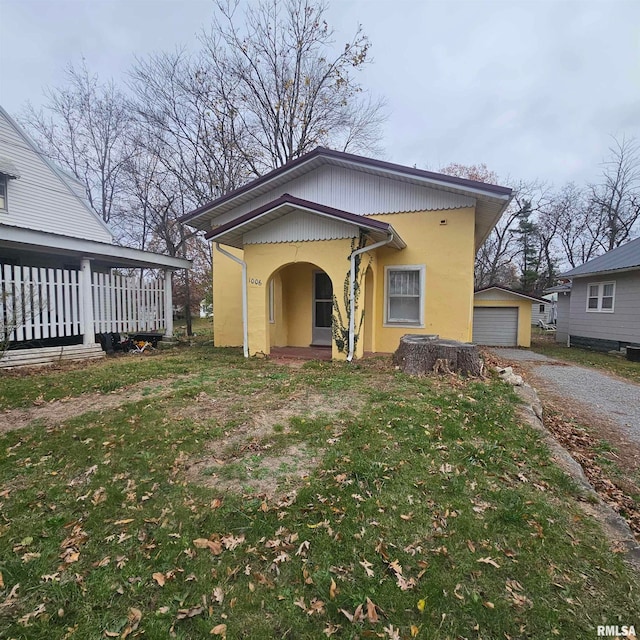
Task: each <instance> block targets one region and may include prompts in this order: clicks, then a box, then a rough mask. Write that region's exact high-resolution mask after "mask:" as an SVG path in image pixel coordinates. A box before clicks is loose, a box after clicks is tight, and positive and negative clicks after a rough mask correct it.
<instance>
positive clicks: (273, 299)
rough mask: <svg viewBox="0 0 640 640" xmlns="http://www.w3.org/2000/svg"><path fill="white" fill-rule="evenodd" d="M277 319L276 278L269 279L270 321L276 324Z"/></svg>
mask: <svg viewBox="0 0 640 640" xmlns="http://www.w3.org/2000/svg"><path fill="white" fill-rule="evenodd" d="M275 321H276V288H275V280H274V279H273V278H271V280H269V322H270V323H271V324H274V323H275Z"/></svg>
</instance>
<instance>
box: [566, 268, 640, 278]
mask: <svg viewBox="0 0 640 640" xmlns="http://www.w3.org/2000/svg"><path fill="white" fill-rule="evenodd" d="M573 271H575V270H573ZM573 271H567V272H566V273H561V274H560V277H561V278H571V279H572V280H574V279H575V278H599V277H601V276H605V277H608V276H612V275H615V274H617V273H627V272H629V271H640V266H637V267H636V266H633V267H623V268H621V269H603V270H601V271H587V272H586V273H573Z"/></svg>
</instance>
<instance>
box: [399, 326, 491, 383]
mask: <svg viewBox="0 0 640 640" xmlns="http://www.w3.org/2000/svg"><path fill="white" fill-rule="evenodd" d="M393 364H395V365H396V366H398V367H399V368H400V369H402V371H404V372H405V373H408V374H410V375H425V374H427V373H430V372H435V373H461V374H463V375H465V376H470V377H482V373H483V369H484V362H483V361H482V359H481V358H480V354H479V353H478V348H477V347H476V345H474V344H469V343H465V342H458V341H456V340H441V339H440V338H439V337H438V336H436V335H415V334H407V335H404V336H402V338H401V339H400V346H399V347H398V349H397V350H396V352H395V353H394V354H393Z"/></svg>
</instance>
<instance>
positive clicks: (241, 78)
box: [201, 0, 384, 175]
mask: <svg viewBox="0 0 640 640" xmlns="http://www.w3.org/2000/svg"><path fill="white" fill-rule="evenodd" d="M238 5H239V3H238V2H237V1H225V0H218V1H217V3H216V6H217V16H216V18H215V20H214V22H213V25H212V27H211V29H210V31H209V32H208V33H205V34H203V35H202V36H201V41H202V44H203V45H204V47H205V50H206V52H207V57H208V63H209V64H208V67H207V70H208V71H210V72H211V74H212V76H213V77H215V78H217V81H218V83H219V84H222V86H224V87H226V91H225V92H224V95H222V94H221V95H220V96H219V98H220V100H221V104H223V105H224V107H225V108H226V110H228V111H230V112H231V113H233V114H237V118H238V122H239V123H240V124H241V128H242V132H243V134H244V135H243V137H242V138H241V139H240V140H241V141H242V144H241V145H240V147H239V148H240V149H241V151H242V152H243V155H244V159H245V161H246V162H247V164H248V165H249V166H250V167H251V169H252V172H253V173H254V174H255V175H260V174H262V173H264V172H265V171H267V170H269V169H273V168H275V167H278V166H281V165H283V164H285V163H286V162H288V161H290V160H292V159H293V158H296V157H298V156H301V155H302V154H304V153H306V152H308V151H310V150H312V149H313V148H314V147H316V146H318V145H325V146H331V147H334V148H340V149H343V150H352V151H368V152H372V151H374V150H377V144H378V141H379V139H380V136H379V132H378V127H379V125H380V124H381V122H382V120H383V119H384V115H383V104H382V102H380V101H375V100H372V99H371V98H370V97H369V96H368V95H367V94H366V93H365V92H364V91H363V89H362V87H361V86H360V85H359V84H358V82H356V80H355V78H354V76H353V71H355V70H357V69H359V68H361V67H362V66H363V65H364V64H366V63H367V61H368V51H369V46H370V45H369V41H368V39H367V37H366V36H365V35H364V34H363V32H362V29H361V28H358V29H357V31H356V33H355V35H354V37H353V38H352V39H351V40H350V41H349V42H347V43H346V44H345V45H344V47H343V48H342V49H340V50H339V51H338V52H337V53H334V48H333V45H334V39H333V35H334V34H333V30H332V29H331V28H330V27H329V25H328V24H327V22H326V19H325V13H326V9H327V5H326V4H325V3H324V2H312V1H311V0H286V1H284V2H280V1H278V0H265V1H263V2H261V3H260V4H258V5H251V4H250V5H249V6H248V7H247V9H246V11H245V12H244V14H243V15H242V16H239V15H238V13H239V12H238ZM223 80H225V82H223ZM240 140H239V141H240Z"/></svg>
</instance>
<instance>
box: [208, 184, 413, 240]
mask: <svg viewBox="0 0 640 640" xmlns="http://www.w3.org/2000/svg"><path fill="white" fill-rule="evenodd" d="M294 211H301V212H304V213H308V214H311V215H314V216H319V217H321V218H326V219H329V220H333V221H338V222H341V223H343V224H346V225H351V226H353V228H354V231H355V230H356V229H358V230H362V231H366V232H368V234H369V237H370V238H371V239H372V240H373V241H374V242H378V241H380V240H384V239H385V238H388V237H389V235H391V234H392V235H393V240H392V241H391V242H390V243H389V246H391V247H394V248H395V249H404V248H405V247H406V246H407V245H406V243H405V242H404V240H403V239H402V238H401V237H400V236H399V235H398V234H397V233H396V231H395V230H394V229H393V227H392V226H391V225H390V224H388V223H386V222H380V221H379V220H374V219H373V218H367V217H365V216H359V215H356V214H353V213H349V212H347V211H342V210H340V209H334V208H332V207H327V206H325V205H321V204H318V203H315V202H310V201H308V200H303V199H301V198H296V197H294V196H291V195H289V194H288V193H285V194H284V195H282V196H281V197H280V198H278V199H277V200H273V201H272V202H269V203H268V204H266V205H264V206H263V207H260V208H259V209H256V210H254V211H250V212H249V213H247V214H245V215H243V216H240V217H239V218H237V219H236V220H233V221H231V222H229V223H227V224H223V225H220V226H219V227H217V228H215V229H213V230H212V231H210V232H209V233H207V234H206V236H205V237H206V238H207V239H209V240H212V241H214V242H219V243H221V244H225V245H228V246H230V247H235V248H237V249H242V248H243V247H244V244H245V242H244V236H245V234H246V233H248V232H250V231H253V230H254V229H258V228H259V227H262V226H264V225H266V224H269V223H270V222H274V221H275V220H278V219H280V218H282V217H283V216H286V215H289V214H290V213H293V212H294Z"/></svg>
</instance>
